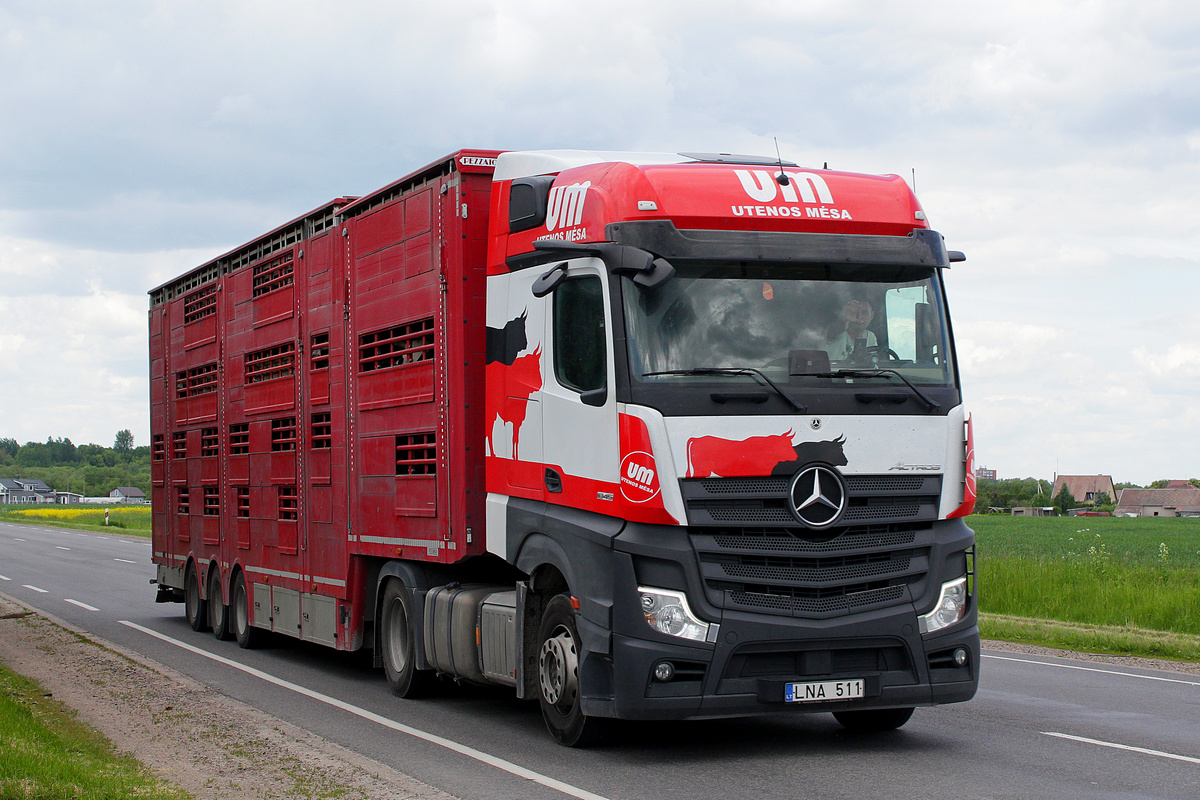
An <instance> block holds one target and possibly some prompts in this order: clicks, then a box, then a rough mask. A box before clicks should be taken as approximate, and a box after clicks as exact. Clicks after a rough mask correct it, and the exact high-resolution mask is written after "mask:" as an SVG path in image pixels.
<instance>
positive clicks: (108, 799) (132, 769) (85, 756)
mask: <svg viewBox="0 0 1200 800" xmlns="http://www.w3.org/2000/svg"><path fill="white" fill-rule="evenodd" d="M0 750H2V751H3V755H0V797H2V798H5V800H7V799H8V798H13V800H20V799H21V798H31V799H32V798H37V800H57V798H63V800H66V798H81V797H82V798H96V800H124V798H129V797H142V798H162V799H163V800H166V798H185V797H190V795H188V794H186V793H185V792H183V791H181V790H178V789H175V788H172V787H170V786H168V785H167V784H166V783H164V782H162V781H160V780H159V779H158V778H156V777H155V776H154V775H153V774H151V773H150V772H149V770H147V769H146V768H145V767H144V766H142V765H141V764H139V763H138V762H137V761H135V760H133V759H132V758H129V757H126V756H120V755H118V754H117V753H116V752H114V750H113V747H112V745H111V744H110V743H109V742H108V740H107V739H105V738H104V737H103V736H101V735H100V734H99V733H97V732H95V731H94V730H92V729H91V728H89V727H87V726H85V725H83V724H82V723H80V722H78V721H77V720H76V719H75V716H74V714H73V712H71V711H70V710H69V709H67V708H66V707H65V706H63V705H62V704H61V703H58V702H57V701H55V700H53V699H51V698H50V697H49V696H47V695H46V693H45V691H44V690H43V689H42V688H41V687H40V686H38V685H37V684H36V683H34V682H33V681H30V680H28V679H27V678H24V677H21V676H20V675H17V674H16V673H14V672H12V671H10V670H8V669H6V668H4V667H3V666H2V665H0Z"/></svg>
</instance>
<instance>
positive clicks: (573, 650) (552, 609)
mask: <svg viewBox="0 0 1200 800" xmlns="http://www.w3.org/2000/svg"><path fill="white" fill-rule="evenodd" d="M579 652H580V648H579V629H578V628H577V627H576V625H575V611H574V609H572V608H571V601H570V598H568V597H567V595H565V594H560V595H557V596H555V597H554V598H553V599H551V600H550V602H549V603H547V604H546V610H545V612H544V613H543V614H542V624H541V625H540V626H539V628H538V686H539V692H538V699H539V701H540V704H541V707H542V719H543V720H545V722H546V729H547V730H549V731H550V735H551V736H553V737H554V740H555V741H557V742H558V743H559V744H563V745H566V746H567V747H590V746H593V745H596V744H600V743H601V742H602V741H603V740H604V739H605V738H607V736H608V734H609V728H610V722H611V721H610V720H607V719H602V718H597V717H589V716H587V715H586V714H584V713H583V708H582V706H581V705H580V696H579Z"/></svg>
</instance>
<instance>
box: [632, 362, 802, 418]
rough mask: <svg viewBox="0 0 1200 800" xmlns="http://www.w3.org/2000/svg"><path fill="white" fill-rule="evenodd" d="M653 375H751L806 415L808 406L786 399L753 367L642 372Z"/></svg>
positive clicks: (768, 379)
mask: <svg viewBox="0 0 1200 800" xmlns="http://www.w3.org/2000/svg"><path fill="white" fill-rule="evenodd" d="M655 375H753V376H755V377H757V378H762V381H763V383H765V384H766V385H767V386H770V387H771V388H772V389H774V390H775V393H776V394H778V395H779V396H780V397H782V398H783V399H784V400H786V401H787V404H788V405H790V406H791V407H792V408H793V409H795V410H796V413H798V414H807V413H808V406H802V405H800V404H799V403H797V402H796V401H795V400H793V399H792V398H790V397H788V395H787V392H785V391H783V389H780V388H779V386H778V385H777V384H776V383H775V382H774V381H773V380H771V379H770V378H768V377H767V376H766V375H763V374H762V373H761V372H760V371H758V370H756V369H755V368H754V367H693V368H692V369H666V370H662V371H661V372H643V373H642V377H643V378H650V377H653V376H655Z"/></svg>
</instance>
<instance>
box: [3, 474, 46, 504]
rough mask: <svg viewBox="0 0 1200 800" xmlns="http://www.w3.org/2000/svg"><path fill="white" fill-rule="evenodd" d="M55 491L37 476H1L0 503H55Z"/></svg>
mask: <svg viewBox="0 0 1200 800" xmlns="http://www.w3.org/2000/svg"><path fill="white" fill-rule="evenodd" d="M53 502H54V491H53V490H52V489H51V488H50V487H49V486H47V485H46V484H45V483H43V482H42V481H39V480H37V479H35V478H0V503H53Z"/></svg>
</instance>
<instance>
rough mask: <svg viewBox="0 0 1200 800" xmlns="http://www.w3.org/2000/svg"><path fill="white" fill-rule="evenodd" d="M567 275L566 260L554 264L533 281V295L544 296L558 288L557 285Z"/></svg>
mask: <svg viewBox="0 0 1200 800" xmlns="http://www.w3.org/2000/svg"><path fill="white" fill-rule="evenodd" d="M566 277H567V262H565V261H563V262H562V263H560V264H555V265H554V266H553V267H551V268H550V269H548V270H546V271H545V272H543V273H542V274H541V276H539V277H538V279H537V280H536V281H534V282H533V287H532V290H533V296H534V297H545V296H546V295H548V294H550V293H551V292H553V291H554V290H555V289H557V288H558V285H559V284H560V283H562V282H563V279H564V278H566Z"/></svg>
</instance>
